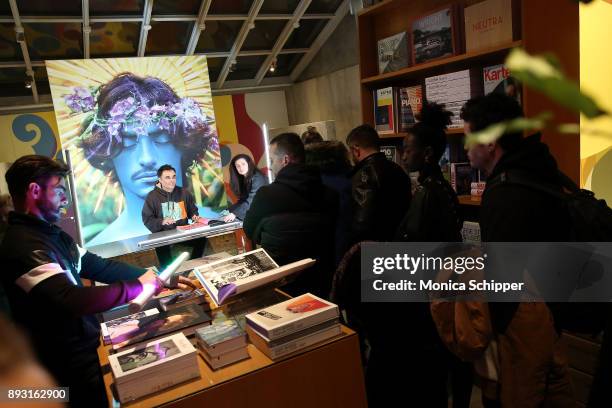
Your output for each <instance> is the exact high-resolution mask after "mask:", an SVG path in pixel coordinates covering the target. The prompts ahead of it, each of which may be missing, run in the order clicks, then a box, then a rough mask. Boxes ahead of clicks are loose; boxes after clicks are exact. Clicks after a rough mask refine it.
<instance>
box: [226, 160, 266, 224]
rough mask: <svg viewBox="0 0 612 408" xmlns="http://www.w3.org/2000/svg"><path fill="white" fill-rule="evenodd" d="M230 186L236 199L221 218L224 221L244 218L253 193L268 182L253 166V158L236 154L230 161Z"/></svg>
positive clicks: (253, 195)
mask: <svg viewBox="0 0 612 408" xmlns="http://www.w3.org/2000/svg"><path fill="white" fill-rule="evenodd" d="M229 170H230V188H231V189H232V192H233V193H234V195H235V196H236V199H237V201H236V202H235V203H234V204H232V205H230V207H229V211H230V213H229V214H228V215H226V216H225V217H224V218H223V221H225V222H231V221H234V220H235V219H236V218H238V219H240V220H244V216H245V215H246V212H247V211H248V209H249V207H250V206H251V203H252V202H253V198H254V197H255V193H257V190H259V188H260V187H261V186H265V185H266V184H268V179H267V178H266V176H264V175H263V173H262V172H261V171H259V169H258V168H257V166H255V163H254V162H253V159H251V157H250V156H248V155H246V154H239V155H236V156H235V157H234V158H233V159H232V161H231V162H230V169H229Z"/></svg>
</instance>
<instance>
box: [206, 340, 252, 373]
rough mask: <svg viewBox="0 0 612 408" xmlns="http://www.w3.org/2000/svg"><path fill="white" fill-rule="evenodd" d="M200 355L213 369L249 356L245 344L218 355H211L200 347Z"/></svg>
mask: <svg viewBox="0 0 612 408" xmlns="http://www.w3.org/2000/svg"><path fill="white" fill-rule="evenodd" d="M200 355H201V356H202V358H204V360H205V361H206V362H207V363H208V365H209V366H210V368H212V369H213V370H217V369H219V368H221V367H225V366H227V365H229V364H233V363H236V362H238V361H242V360H245V359H247V358H250V357H251V356H249V350H248V349H247V348H246V346H245V347H241V348H237V349H235V350H231V351H229V352H227V353H224V354H218V355H211V354H209V353H208V352H207V351H206V350H205V349H202V348H200Z"/></svg>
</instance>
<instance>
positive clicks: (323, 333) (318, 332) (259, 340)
mask: <svg viewBox="0 0 612 408" xmlns="http://www.w3.org/2000/svg"><path fill="white" fill-rule="evenodd" d="M247 333H248V335H249V340H250V341H251V343H253V345H254V346H255V347H257V348H258V349H259V350H260V351H261V352H262V353H264V354H265V355H266V356H268V357H269V358H271V359H276V358H281V357H284V356H287V355H289V354H292V353H295V352H297V351H299V350H302V349H305V348H306V347H310V346H312V345H315V344H317V343H320V342H322V341H325V340H327V339H330V338H332V337H336V336H338V335H339V334H341V333H342V326H341V325H340V323H338V321H337V319H333V320H329V321H327V322H323V323H321V324H318V325H316V326H312V327H309V328H307V329H305V330H302V331H300V332H298V333H294V334H293V335H289V336H286V337H282V338H280V339H277V340H270V339H269V338H267V337H266V336H264V335H262V334H261V333H259V332H258V331H256V330H255V329H253V328H252V327H251V326H247Z"/></svg>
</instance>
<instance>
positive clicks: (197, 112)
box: [63, 87, 213, 155]
mask: <svg viewBox="0 0 612 408" xmlns="http://www.w3.org/2000/svg"><path fill="white" fill-rule="evenodd" d="M72 89H73V93H72V94H69V95H64V96H63V98H64V102H65V103H66V106H68V108H69V109H70V111H71V112H72V113H88V112H90V113H89V116H88V118H89V119H91V120H89V119H88V120H89V124H88V126H87V128H86V129H85V130H84V131H83V133H82V134H81V136H80V137H81V138H88V137H90V136H91V135H92V130H93V128H94V126H99V127H101V128H105V129H106V133H107V135H108V139H109V140H106V141H104V142H106V143H104V142H103V143H101V144H100V147H101V146H102V145H104V144H107V146H108V147H107V151H106V155H110V154H111V146H112V144H113V141H116V142H117V143H121V142H122V137H121V132H120V130H121V127H122V126H125V125H134V127H133V129H134V132H135V133H136V134H137V135H138V136H141V135H146V134H147V133H148V132H147V129H148V128H149V126H151V125H153V124H155V125H157V126H159V127H160V128H161V129H163V130H167V131H170V130H171V127H172V126H173V125H175V124H181V125H182V126H183V128H184V129H185V130H186V131H187V132H190V131H198V130H203V131H205V133H209V132H210V125H209V124H208V123H209V122H211V121H212V120H213V119H212V118H209V117H207V116H206V115H204V114H203V113H202V110H201V109H200V105H198V103H197V102H196V101H195V100H193V99H191V98H181V99H180V100H179V101H178V102H175V103H171V102H169V103H166V104H164V105H157V104H155V105H153V106H151V107H149V106H147V100H146V99H143V98H139V97H136V96H135V95H132V96H129V97H127V98H125V99H121V100H119V101H117V102H116V103H115V104H114V105H113V107H112V108H111V110H110V111H109V113H108V114H109V118H103V117H100V115H98V105H97V102H96V101H97V97H98V94H99V93H100V87H98V88H90V89H86V88H83V87H74V88H72ZM86 122H87V121H86ZM86 122H85V123H86ZM95 153H98V152H95Z"/></svg>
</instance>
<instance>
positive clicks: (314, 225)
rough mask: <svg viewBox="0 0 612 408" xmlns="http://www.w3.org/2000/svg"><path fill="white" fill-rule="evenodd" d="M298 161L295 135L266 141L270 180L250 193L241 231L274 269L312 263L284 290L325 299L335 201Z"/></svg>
mask: <svg viewBox="0 0 612 408" xmlns="http://www.w3.org/2000/svg"><path fill="white" fill-rule="evenodd" d="M304 160H305V154H304V145H303V144H302V141H301V140H300V137H299V136H298V135H297V134H295V133H283V134H280V135H278V136H276V137H275V138H274V139H272V141H271V142H270V169H271V171H272V172H273V174H274V175H275V177H276V178H275V180H274V182H273V183H272V184H270V185H267V186H263V187H261V188H260V189H259V191H257V194H255V198H254V199H253V202H252V203H251V207H250V208H249V210H248V211H247V213H246V217H245V219H244V223H243V229H244V232H245V234H246V235H247V236H248V237H249V238H250V239H251V240H252V241H253V242H254V243H255V244H259V245H261V246H262V247H263V248H264V249H265V250H266V251H267V252H268V253H269V254H270V256H272V258H273V259H274V260H275V261H276V262H277V263H278V264H281V265H282V264H286V263H289V262H293V261H297V260H300V259H303V258H307V257H309V258H314V259H316V260H317V263H316V264H315V265H314V266H313V267H312V268H310V269H308V270H305V271H303V272H302V273H300V275H299V276H298V277H297V278H296V280H295V281H294V282H293V283H292V285H290V286H289V287H287V288H286V290H288V291H289V292H290V293H291V294H295V295H298V294H302V293H304V292H306V291H310V292H313V293H315V294H317V295H321V296H324V297H328V295H329V290H330V287H331V279H332V273H333V256H334V253H333V248H334V232H335V231H334V226H335V217H336V209H337V208H338V197H337V194H336V193H335V192H334V191H333V190H331V189H330V188H328V187H326V186H325V185H324V184H323V182H322V181H321V175H320V173H319V171H318V169H316V168H314V167H310V166H306V165H305V164H304Z"/></svg>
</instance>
